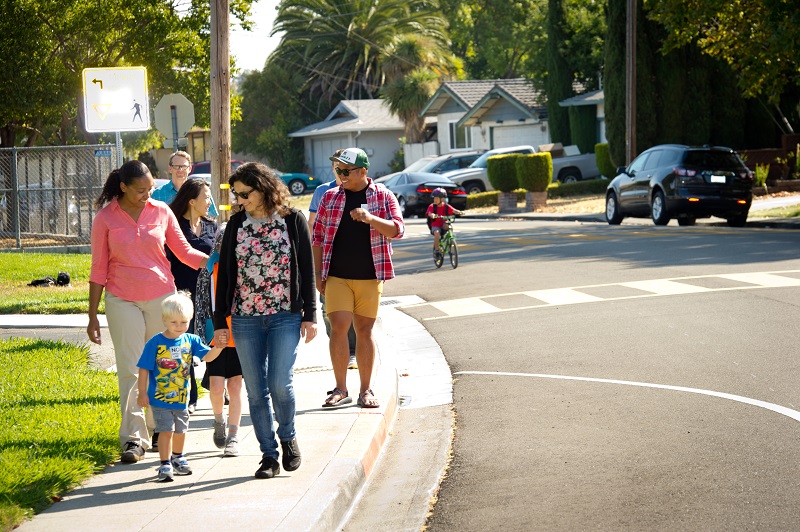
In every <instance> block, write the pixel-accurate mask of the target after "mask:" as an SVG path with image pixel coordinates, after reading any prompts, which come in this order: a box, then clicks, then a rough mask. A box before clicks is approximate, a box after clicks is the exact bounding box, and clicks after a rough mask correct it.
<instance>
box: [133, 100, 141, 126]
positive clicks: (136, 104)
mask: <svg viewBox="0 0 800 532" xmlns="http://www.w3.org/2000/svg"><path fill="white" fill-rule="evenodd" d="M131 109H136V112H135V113H133V120H131V122H135V121H136V117H137V116H138V117H139V122H144V120H142V106H141V105H139V104H138V103H137V102H136V100H133V107H131Z"/></svg>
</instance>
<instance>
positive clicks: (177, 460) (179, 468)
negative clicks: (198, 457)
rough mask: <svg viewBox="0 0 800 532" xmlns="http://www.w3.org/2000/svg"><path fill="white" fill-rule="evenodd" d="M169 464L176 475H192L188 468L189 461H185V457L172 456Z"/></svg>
mask: <svg viewBox="0 0 800 532" xmlns="http://www.w3.org/2000/svg"><path fill="white" fill-rule="evenodd" d="M170 464H172V467H173V469H175V474H176V475H191V474H192V468H191V467H189V460H187V459H186V457H185V456H173V457H172V458H171V459H170Z"/></svg>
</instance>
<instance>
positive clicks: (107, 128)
mask: <svg viewBox="0 0 800 532" xmlns="http://www.w3.org/2000/svg"><path fill="white" fill-rule="evenodd" d="M83 110H84V115H85V117H86V123H85V126H86V131H88V132H90V133H103V132H114V131H144V130H147V129H150V103H149V101H148V97H147V69H146V68H145V67H118V68H116V67H115V68H85V69H83Z"/></svg>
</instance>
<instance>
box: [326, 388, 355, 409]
mask: <svg viewBox="0 0 800 532" xmlns="http://www.w3.org/2000/svg"><path fill="white" fill-rule="evenodd" d="M327 393H328V398H327V399H325V402H324V403H322V406H323V407H325V408H330V407H332V406H342V405H346V404H349V403H352V402H353V398H352V397H350V396H349V395H348V394H347V392H345V391H343V390H340V389H339V388H334V389H333V390H331V391H329V392H327Z"/></svg>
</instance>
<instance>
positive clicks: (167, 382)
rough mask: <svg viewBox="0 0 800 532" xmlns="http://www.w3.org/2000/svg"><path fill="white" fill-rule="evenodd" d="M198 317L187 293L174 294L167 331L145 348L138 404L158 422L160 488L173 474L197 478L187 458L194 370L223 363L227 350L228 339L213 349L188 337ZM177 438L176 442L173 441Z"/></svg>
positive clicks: (165, 313)
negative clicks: (201, 363) (196, 365)
mask: <svg viewBox="0 0 800 532" xmlns="http://www.w3.org/2000/svg"><path fill="white" fill-rule="evenodd" d="M193 315H194V305H193V304H192V299H191V297H189V296H188V295H187V294H186V293H183V292H178V293H177V294H173V295H171V296H169V297H167V298H166V299H164V301H163V302H162V303H161V317H162V318H163V320H164V325H165V326H166V330H165V331H164V332H160V333H158V334H156V335H155V336H153V337H152V338H150V340H148V341H147V343H146V344H145V346H144V351H143V352H142V356H141V358H139V362H138V363H137V366H138V367H139V398H138V399H137V404H138V405H139V406H141V407H147V406H149V407H150V409H151V410H152V412H153V418H154V419H155V422H156V428H155V431H156V432H158V433H159V436H158V454H159V456H160V458H161V465H160V466H159V468H158V478H157V480H158V481H159V482H171V481H172V476H173V474H176V475H191V474H192V468H191V467H189V462H188V460H186V457H185V456H183V446H184V443H185V442H186V431H187V430H189V368H190V367H191V365H192V357H198V358H200V359H202V360H205V361H206V362H210V361H212V360H214V359H215V358H217V357H218V356H219V354H220V353H221V352H222V349H223V348H224V347H225V345H227V337H226V338H225V341H224V342H222V343H224V344H225V345H216V346H214V347H213V348H211V347H208V346H207V345H205V344H204V343H203V341H202V340H201V339H200V337H199V336H197V335H195V334H188V333H187V332H186V331H187V330H188V329H189V322H190V321H191V319H192V316H193ZM173 434H174V436H173Z"/></svg>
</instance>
